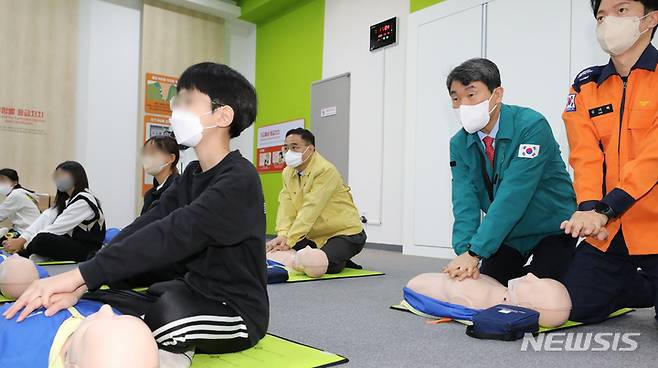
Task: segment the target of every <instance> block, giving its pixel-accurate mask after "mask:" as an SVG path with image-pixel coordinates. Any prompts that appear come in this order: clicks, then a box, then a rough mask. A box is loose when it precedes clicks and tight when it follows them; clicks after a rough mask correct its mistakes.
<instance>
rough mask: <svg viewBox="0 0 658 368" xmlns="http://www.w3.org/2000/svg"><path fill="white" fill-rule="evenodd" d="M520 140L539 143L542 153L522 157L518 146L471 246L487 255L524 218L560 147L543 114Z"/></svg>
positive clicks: (530, 125) (528, 126) (537, 144)
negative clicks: (544, 174) (532, 156)
mask: <svg viewBox="0 0 658 368" xmlns="http://www.w3.org/2000/svg"><path fill="white" fill-rule="evenodd" d="M520 143H521V145H536V146H539V153H538V154H537V156H536V157H534V158H525V157H519V147H518V146H517V147H515V150H514V151H513V154H514V156H513V158H512V159H511V161H510V164H509V167H508V168H507V169H506V170H505V172H504V175H503V176H502V182H501V183H500V186H499V187H498V190H497V191H496V196H495V198H494V201H493V203H492V204H491V206H490V207H489V210H488V211H487V214H486V216H485V217H484V219H483V220H482V224H481V225H480V227H479V229H478V231H477V234H475V236H474V237H473V238H472V239H471V248H470V249H471V250H472V251H473V252H475V253H476V254H478V255H479V256H481V257H484V258H488V257H490V256H491V255H493V254H494V253H496V251H498V248H500V246H501V244H502V243H503V241H504V240H505V238H507V236H508V234H509V233H510V232H511V231H512V229H513V228H514V226H515V225H516V224H517V223H518V222H519V220H521V218H522V216H523V214H524V213H525V212H526V209H527V207H528V205H529V204H530V201H531V200H532V198H533V197H534V195H535V191H536V190H537V187H538V186H539V182H540V181H541V179H542V177H543V173H544V169H545V167H546V164H547V163H548V162H550V161H551V160H552V159H553V158H554V157H555V154H556V150H558V147H557V143H556V142H555V139H554V138H553V132H552V131H551V128H550V126H549V124H548V121H546V119H545V118H544V117H541V116H539V119H536V120H535V122H534V123H531V124H528V125H527V126H526V127H525V128H524V131H522V132H521V136H520Z"/></svg>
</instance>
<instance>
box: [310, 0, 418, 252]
mask: <svg viewBox="0 0 658 368" xmlns="http://www.w3.org/2000/svg"><path fill="white" fill-rule="evenodd" d="M408 13H409V1H408V0H387V1H380V0H359V1H353V0H329V1H327V2H326V8H325V21H324V27H325V31H324V51H323V70H322V77H323V79H324V78H329V77H332V76H335V75H338V74H342V73H345V72H350V73H351V91H350V98H351V100H350V140H349V150H350V158H349V178H350V179H349V185H350V187H351V188H352V194H353V196H354V200H355V202H356V205H357V207H358V208H359V211H360V212H361V213H363V214H365V216H366V217H367V218H368V221H369V223H368V224H367V225H366V232H367V233H368V241H369V242H372V243H384V244H398V245H399V244H402V216H401V214H402V175H401V173H402V168H403V158H402V153H403V151H402V136H403V126H404V87H405V58H406V55H405V47H406V38H405V37H406V22H407V15H408ZM395 16H397V17H398V18H399V26H398V30H399V41H398V44H397V45H395V46H392V47H389V48H385V49H380V50H378V51H375V52H370V51H369V42H370V38H369V29H370V26H371V25H373V24H376V23H378V22H380V21H383V20H386V19H389V18H391V17H395Z"/></svg>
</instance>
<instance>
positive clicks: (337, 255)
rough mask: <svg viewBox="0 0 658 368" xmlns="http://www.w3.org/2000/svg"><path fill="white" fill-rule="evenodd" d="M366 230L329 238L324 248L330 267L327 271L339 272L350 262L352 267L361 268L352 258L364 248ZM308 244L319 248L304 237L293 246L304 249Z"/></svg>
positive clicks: (296, 248)
mask: <svg viewBox="0 0 658 368" xmlns="http://www.w3.org/2000/svg"><path fill="white" fill-rule="evenodd" d="M366 238H367V237H366V232H365V231H362V232H360V233H358V234H356V235H339V236H334V237H333V238H330V239H329V240H327V243H326V244H325V245H324V246H323V247H322V250H323V251H324V252H325V253H326V254H327V258H328V259H329V267H328V268H327V273H339V272H341V271H342V270H344V269H345V267H346V265H348V264H349V266H350V267H352V268H361V267H360V266H358V265H357V264H355V263H354V262H352V261H351V260H350V259H351V258H352V257H354V256H355V255H357V254H359V253H360V252H361V250H363V246H364V245H365V243H366ZM306 246H309V247H311V248H317V246H316V244H315V243H314V242H312V241H310V240H308V239H302V240H300V241H299V242H297V244H296V245H295V246H294V247H293V249H295V250H301V249H304V248H305V247H306Z"/></svg>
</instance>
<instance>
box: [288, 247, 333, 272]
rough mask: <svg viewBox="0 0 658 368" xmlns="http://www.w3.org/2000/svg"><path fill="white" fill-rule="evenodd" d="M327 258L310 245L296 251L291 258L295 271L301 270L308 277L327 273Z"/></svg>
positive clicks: (323, 253)
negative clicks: (293, 257)
mask: <svg viewBox="0 0 658 368" xmlns="http://www.w3.org/2000/svg"><path fill="white" fill-rule="evenodd" d="M327 267H329V259H328V258H327V254H326V253H325V252H324V251H322V250H320V249H315V248H311V247H308V246H307V247H306V248H304V249H302V250H300V251H298V252H297V254H296V255H295V259H294V260H293V268H294V269H295V270H297V271H303V272H304V273H305V274H306V275H307V276H309V277H320V276H322V275H324V274H325V273H327Z"/></svg>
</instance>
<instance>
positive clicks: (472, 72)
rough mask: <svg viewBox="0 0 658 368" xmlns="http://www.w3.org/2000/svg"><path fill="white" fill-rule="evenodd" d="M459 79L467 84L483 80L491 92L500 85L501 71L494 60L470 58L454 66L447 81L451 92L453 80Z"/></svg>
mask: <svg viewBox="0 0 658 368" xmlns="http://www.w3.org/2000/svg"><path fill="white" fill-rule="evenodd" d="M454 81H457V82H459V83H461V84H463V85H465V86H467V85H469V84H471V83H473V82H482V83H484V84H486V85H487V88H488V89H489V92H493V91H494V90H495V89H496V88H498V87H500V71H499V70H498V66H496V64H494V62H493V61H491V60H489V59H484V58H474V59H469V60H466V61H464V62H463V63H461V64H460V65H459V66H457V67H456V68H454V69H453V70H452V71H451V72H450V74H448V79H447V81H446V87H448V92H450V86H451V85H452V82H454Z"/></svg>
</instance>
